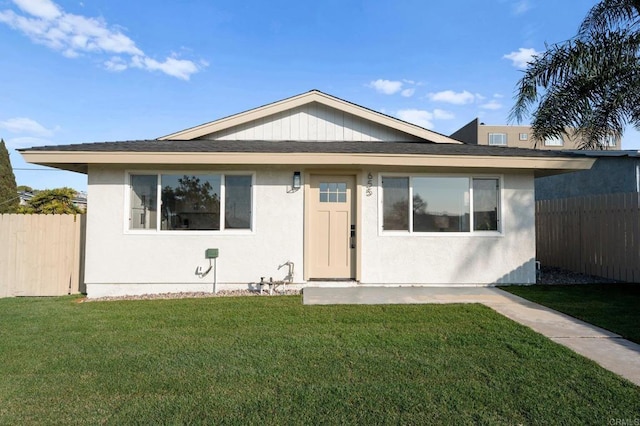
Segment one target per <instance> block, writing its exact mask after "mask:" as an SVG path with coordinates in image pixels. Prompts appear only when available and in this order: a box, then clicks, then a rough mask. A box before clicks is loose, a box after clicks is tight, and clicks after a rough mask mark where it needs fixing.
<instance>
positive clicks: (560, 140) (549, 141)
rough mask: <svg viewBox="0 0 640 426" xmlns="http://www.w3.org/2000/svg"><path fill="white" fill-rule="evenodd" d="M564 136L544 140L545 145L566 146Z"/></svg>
mask: <svg viewBox="0 0 640 426" xmlns="http://www.w3.org/2000/svg"><path fill="white" fill-rule="evenodd" d="M564 143H565V141H564V137H562V135H560V136H558V137H557V138H549V139H545V140H544V146H556V147H557V146H564Z"/></svg>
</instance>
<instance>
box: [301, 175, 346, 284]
mask: <svg viewBox="0 0 640 426" xmlns="http://www.w3.org/2000/svg"><path fill="white" fill-rule="evenodd" d="M354 188H355V177H354V176H325V175H311V179H310V183H309V204H308V206H309V209H310V211H309V215H308V218H309V223H308V224H307V226H309V230H308V231H309V232H308V235H309V246H308V247H309V253H308V254H309V257H310V259H309V278H311V279H354V278H355V261H354V257H355V242H356V238H355V232H356V229H355V221H354V214H353V212H354V210H355V209H354V205H355V192H354Z"/></svg>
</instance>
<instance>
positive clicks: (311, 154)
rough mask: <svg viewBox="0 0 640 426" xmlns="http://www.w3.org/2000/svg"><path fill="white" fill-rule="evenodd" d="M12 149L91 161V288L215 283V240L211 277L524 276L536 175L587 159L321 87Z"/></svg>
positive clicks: (531, 244) (399, 281)
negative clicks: (510, 142) (234, 110)
mask: <svg viewBox="0 0 640 426" xmlns="http://www.w3.org/2000/svg"><path fill="white" fill-rule="evenodd" d="M21 152H22V155H23V156H24V158H25V159H26V160H27V161H28V162H30V163H35V164H40V165H46V166H51V167H57V168H60V169H65V170H73V171H77V172H81V173H87V174H88V200H89V209H88V217H87V231H86V233H87V242H86V267H85V283H86V288H87V293H88V296H89V297H100V296H108V295H123V294H144V293H163V292H192V291H212V282H213V280H214V277H213V273H209V274H206V273H205V272H206V270H207V269H208V267H209V262H211V259H207V258H206V257H205V253H208V254H210V255H212V256H213V252H212V251H207V250H208V249H211V248H215V249H218V252H217V254H218V257H217V258H216V259H214V261H215V265H216V269H215V271H216V275H215V280H216V283H217V289H234V288H237V289H239V288H247V286H248V285H251V283H256V282H259V281H260V277H273V278H274V280H282V279H285V278H287V279H290V280H291V281H293V283H294V284H296V285H300V286H304V285H335V283H336V282H341V283H343V284H342V285H344V283H347V284H353V285H357V284H365V285H376V284H377V285H472V286H476V285H493V284H498V283H533V282H535V279H536V270H535V250H536V247H535V225H534V222H535V221H534V198H535V196H534V178H535V177H537V176H545V175H552V174H556V173H563V172H567V171H572V170H582V169H587V168H589V167H590V166H591V164H592V163H593V160H592V159H590V158H585V157H582V156H578V155H574V154H571V153H561V152H551V151H541V150H531V149H516V148H503V147H493V146H480V145H468V144H463V143H461V142H458V141H455V140H453V139H450V138H449V137H447V136H444V135H441V134H439V133H436V132H433V131H430V130H427V129H425V128H422V127H419V126H417V125H415V124H411V123H408V122H405V121H401V120H398V119H396V118H394V117H391V116H388V115H385V114H382V113H379V112H376V111H373V110H371V109H368V108H364V107H362V106H359V105H355V104H353V103H350V102H347V101H345V100H342V99H339V98H336V97H333V96H330V95H327V94H325V93H322V92H320V91H317V90H312V91H310V92H307V93H303V94H301V95H297V96H293V97H291V98H287V99H284V100H281V101H278V102H275V103H272V104H268V105H265V106H262V107H258V108H255V109H252V110H249V111H245V112H242V113H239V114H235V115H232V116H229V117H225V118H222V119H219V120H216V121H212V122H210V123H206V124H202V125H199V126H196V127H192V128H189V129H186V130H183V131H179V132H176V133H173V134H170V135H168V136H164V137H161V138H158V139H154V140H140V141H124V142H99V143H86V144H74V145H61V146H60V145H59V146H45V147H34V148H29V149H23V150H22V151H21ZM285 264H286V266H285V267H283V265H285ZM287 275H293V277H291V276H287ZM268 279H269V278H267V280H268Z"/></svg>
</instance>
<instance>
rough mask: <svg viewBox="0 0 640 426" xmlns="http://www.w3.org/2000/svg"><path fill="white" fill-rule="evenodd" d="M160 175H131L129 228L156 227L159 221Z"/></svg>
mask: <svg viewBox="0 0 640 426" xmlns="http://www.w3.org/2000/svg"><path fill="white" fill-rule="evenodd" d="M157 194H158V177H157V176H156V175H152V176H151V175H132V176H131V193H130V200H131V212H130V213H129V229H155V228H156V227H157V221H158V206H157V202H156V201H157Z"/></svg>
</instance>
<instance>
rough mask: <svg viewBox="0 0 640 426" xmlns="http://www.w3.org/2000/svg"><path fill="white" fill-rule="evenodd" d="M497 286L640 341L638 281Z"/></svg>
mask: <svg viewBox="0 0 640 426" xmlns="http://www.w3.org/2000/svg"><path fill="white" fill-rule="evenodd" d="M501 288H502V289H503V290H506V291H508V292H510V293H513V294H515V295H517V296H520V297H524V298H525V299H528V300H531V301H533V302H536V303H540V304H541V305H544V306H548V307H549V308H551V309H555V310H557V311H560V312H564V313H565V314H567V315H571V316H572V317H575V318H578V319H581V320H583V321H586V322H588V323H591V324H594V325H597V326H599V327H602V328H605V329H607V330H609V331H613V332H614V333H617V334H619V335H621V336H622V337H624V338H625V339H629V340H631V341H634V342H636V343H640V284H617V283H615V284H614V283H612V284H580V285H532V286H507V287H501Z"/></svg>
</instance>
